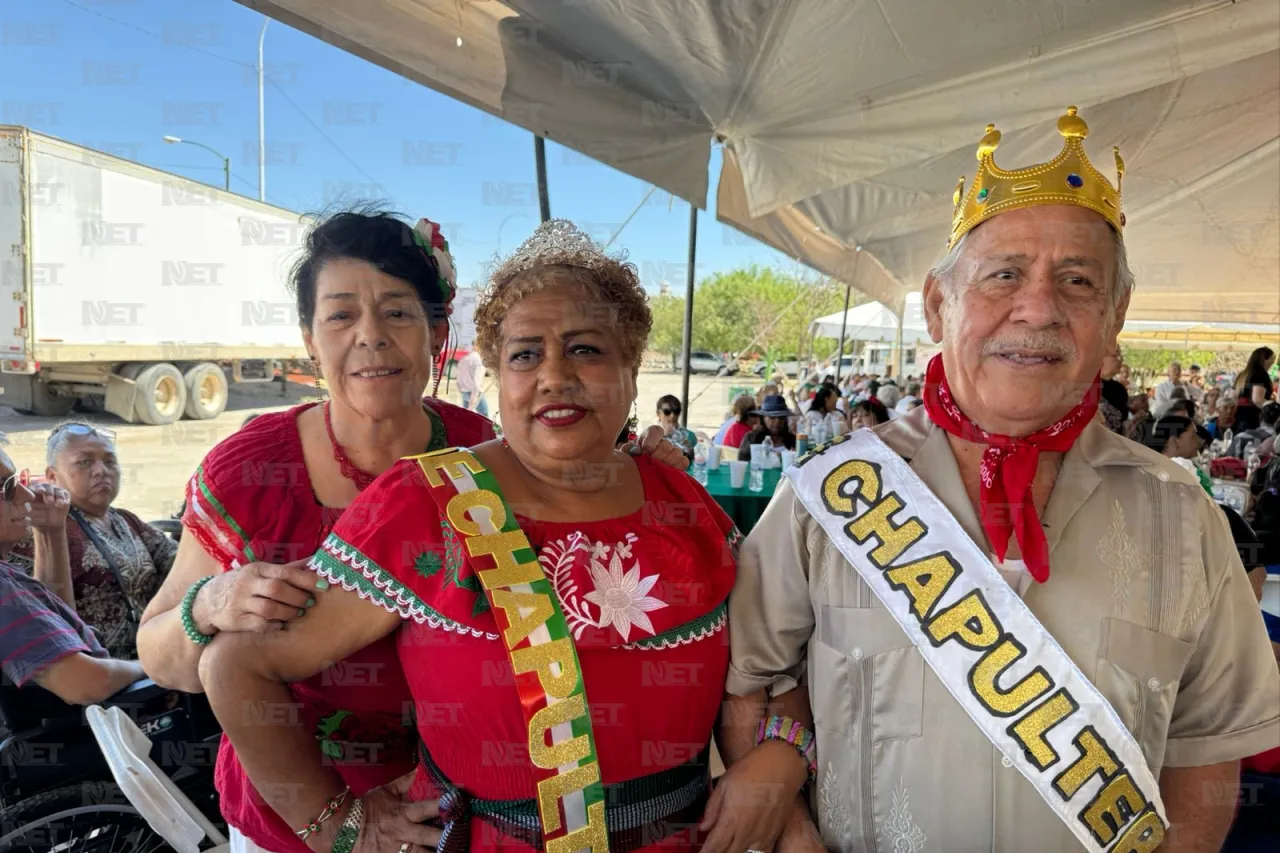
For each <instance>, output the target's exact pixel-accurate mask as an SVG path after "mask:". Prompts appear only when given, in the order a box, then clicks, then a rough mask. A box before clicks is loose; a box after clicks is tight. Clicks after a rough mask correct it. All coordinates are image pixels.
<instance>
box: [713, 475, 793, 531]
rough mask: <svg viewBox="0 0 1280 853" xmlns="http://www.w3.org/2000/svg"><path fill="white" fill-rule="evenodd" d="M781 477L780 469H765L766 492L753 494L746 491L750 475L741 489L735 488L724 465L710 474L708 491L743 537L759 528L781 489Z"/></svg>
mask: <svg viewBox="0 0 1280 853" xmlns="http://www.w3.org/2000/svg"><path fill="white" fill-rule="evenodd" d="M781 476H782V469H781V468H766V469H765V472H764V489H763V490H762V491H759V492H753V491H751V490H750V489H748V488H747V485H748V484H749V483H750V482H751V472H750V471H747V476H746V477H744V478H743V480H742V488H740V489H735V488H734V487H733V485H732V483H731V482H730V479H729V463H728V462H721V463H720V469H719V470H718V471H707V491H708V492H710V493H711V497H713V498H715V499H716V503H718V504H720V506H721V508H722V509H724V511H725V512H726V513H728V515H729V517H730V518H732V519H733V523H734V524H736V525H738V529H739V530H741V531H742V532H743V533H744V534H746V533H750V532H751V528H753V527H755V526H756V522H757V521H759V520H760V516H761V515H763V514H764V508H765V507H767V506H768V505H769V501H770V499H772V498H773V493H774V492H775V491H777V489H778V480H779V478H781Z"/></svg>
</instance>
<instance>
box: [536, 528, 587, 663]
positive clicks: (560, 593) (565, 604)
mask: <svg viewBox="0 0 1280 853" xmlns="http://www.w3.org/2000/svg"><path fill="white" fill-rule="evenodd" d="M585 539H586V537H585V536H583V535H582V534H581V533H575V534H573V535H571V536H570V537H569V538H568V540H567V541H566V540H564V539H556V540H554V541H552V542H547V543H546V544H545V545H543V546H542V550H541V551H540V552H539V554H538V562H540V563H542V568H543V570H544V571H546V573H547V579H548V580H550V581H551V586H552V588H554V589H555V591H556V597H557V598H559V599H560V610H561V611H562V612H563V613H564V621H565V624H566V625H568V627H569V630H570V631H572V632H573V638H574V639H575V640H580V639H582V632H583V631H585V630H587V629H588V628H594V627H595V624H596V620H595V617H594V616H592V615H591V613H590V612H589V611H588V610H587V608H586V606H585V605H584V604H583V603H582V599H581V597H580V596H579V595H578V583H577V581H575V580H574V579H573V576H572V571H571V570H572V569H573V555H574V552H576V551H578V550H585V547H586V546H584V544H583V542H584V540H585Z"/></svg>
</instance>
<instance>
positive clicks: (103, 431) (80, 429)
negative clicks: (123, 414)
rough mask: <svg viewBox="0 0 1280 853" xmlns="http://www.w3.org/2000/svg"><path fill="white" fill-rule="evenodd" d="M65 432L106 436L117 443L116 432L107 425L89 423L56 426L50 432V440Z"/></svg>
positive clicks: (108, 439) (113, 442)
mask: <svg viewBox="0 0 1280 853" xmlns="http://www.w3.org/2000/svg"><path fill="white" fill-rule="evenodd" d="M64 432H65V433H66V434H67V435H79V436H85V435H96V436H98V437H99V438H105V439H106V440H107V441H109V442H111V443H112V444H115V441H116V434H115V433H114V432H112V431H111V430H109V429H107V428H106V427H96V426H90V425H89V424H63V425H62V426H59V427H55V428H54V430H53V432H51V433H49V441H50V442H52V441H53V440H54V438H56V437H57V436H60V435H62V434H63V433H64Z"/></svg>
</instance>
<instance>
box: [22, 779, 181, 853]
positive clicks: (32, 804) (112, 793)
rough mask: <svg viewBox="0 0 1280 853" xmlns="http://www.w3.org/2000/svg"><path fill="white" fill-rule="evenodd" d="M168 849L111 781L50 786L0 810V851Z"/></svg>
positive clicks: (129, 852) (134, 852) (140, 852)
mask: <svg viewBox="0 0 1280 853" xmlns="http://www.w3.org/2000/svg"><path fill="white" fill-rule="evenodd" d="M172 849H173V848H171V847H170V846H169V845H168V843H167V842H166V841H165V840H164V839H163V838H162V837H161V836H160V835H158V834H157V833H156V832H155V831H154V830H152V829H151V827H150V826H148V825H147V822H146V820H145V819H144V818H143V817H142V815H140V814H139V813H138V810H137V809H135V808H134V807H133V806H132V805H130V804H129V801H128V799H126V798H125V796H124V794H123V793H122V792H121V791H120V789H119V788H118V787H116V785H115V783H114V782H82V783H80V784H79V785H70V786H68V787H65V788H55V789H53V790H51V791H44V792H42V793H40V794H37V795H36V796H34V797H31V798H30V799H27V800H23V801H22V802H20V803H16V804H15V805H13V806H11V807H9V808H7V809H5V810H4V811H3V812H0V853H37V851H40V853H46V851H52V850H56V851H58V853H160V851H168V850H172Z"/></svg>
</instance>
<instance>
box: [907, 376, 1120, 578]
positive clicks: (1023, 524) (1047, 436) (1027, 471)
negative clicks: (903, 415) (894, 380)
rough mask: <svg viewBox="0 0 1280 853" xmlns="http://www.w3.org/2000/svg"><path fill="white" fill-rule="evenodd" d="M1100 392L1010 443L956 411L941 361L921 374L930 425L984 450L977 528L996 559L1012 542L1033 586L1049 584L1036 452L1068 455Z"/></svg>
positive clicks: (1090, 392) (1093, 389) (1090, 417)
mask: <svg viewBox="0 0 1280 853" xmlns="http://www.w3.org/2000/svg"><path fill="white" fill-rule="evenodd" d="M1099 387H1100V386H1099V384H1098V380H1096V379H1095V380H1094V383H1093V385H1092V386H1090V388H1089V390H1088V391H1087V392H1086V393H1085V395H1084V399H1083V400H1081V401H1080V403H1079V404H1078V405H1077V406H1076V407H1075V408H1074V409H1072V410H1071V411H1070V412H1068V413H1067V414H1066V415H1065V416H1064V417H1063V418H1062V419H1061V420H1060V421H1058V422H1057V423H1055V424H1052V425H1050V426H1047V427H1045V428H1044V429H1042V430H1039V431H1037V432H1033V433H1032V434H1031V435H1028V436H1024V437H1021V438H1014V437H1012V436H1008V435H994V434H992V433H989V432H987V431H986V430H984V429H983V428H982V427H980V426H978V425H977V424H975V423H974V422H973V421H972V420H970V419H969V417H968V416H967V415H965V413H964V412H962V411H960V407H959V406H957V405H956V401H955V398H954V397H952V396H951V388H950V386H948V384H947V372H946V369H945V368H944V367H943V365H942V356H941V355H935V356H934V357H933V358H932V359H931V360H930V361H929V367H928V369H927V371H926V372H925V378H924V408H925V411H926V412H928V414H929V420H931V421H933V422H934V423H935V424H937V425H938V426H940V427H942V428H943V429H944V430H946V431H947V432H948V433H950V434H951V435H954V436H956V437H957V438H960V439H963V440H964V441H969V442H973V443H974V444H985V445H986V446H987V449H986V450H985V451H983V453H982V466H981V468H980V469H979V472H980V474H981V477H982V489H981V492H980V494H979V498H978V503H979V510H980V514H981V516H982V528H983V530H985V531H986V532H987V538H988V539H990V540H991V547H992V548H993V549H994V550H995V554H996V559H997V560H1001V561H1003V560H1004V555H1005V554H1006V553H1008V550H1009V536H1010V534H1012V535H1013V536H1015V537H1016V538H1017V542H1018V548H1019V550H1021V551H1022V559H1023V561H1024V562H1025V563H1026V564H1027V571H1028V572H1030V573H1031V577H1033V578H1035V580H1036V581H1037V582H1038V583H1044V582H1045V581H1047V580H1048V579H1049V543H1048V541H1047V540H1046V539H1045V537H1044V529H1043V528H1041V526H1040V517H1039V516H1038V515H1036V508H1035V503H1034V502H1033V501H1032V499H1031V481H1032V480H1033V479H1035V476H1036V465H1037V463H1038V462H1039V460H1040V452H1041V451H1046V452H1049V453H1065V452H1067V451H1068V450H1070V449H1071V446H1072V445H1073V444H1075V443H1076V439H1077V438H1079V437H1080V433H1081V432H1083V431H1084V428H1085V427H1086V426H1088V425H1089V422H1090V421H1091V420H1093V417H1094V415H1095V414H1096V413H1097V411H1098V393H1099Z"/></svg>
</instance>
